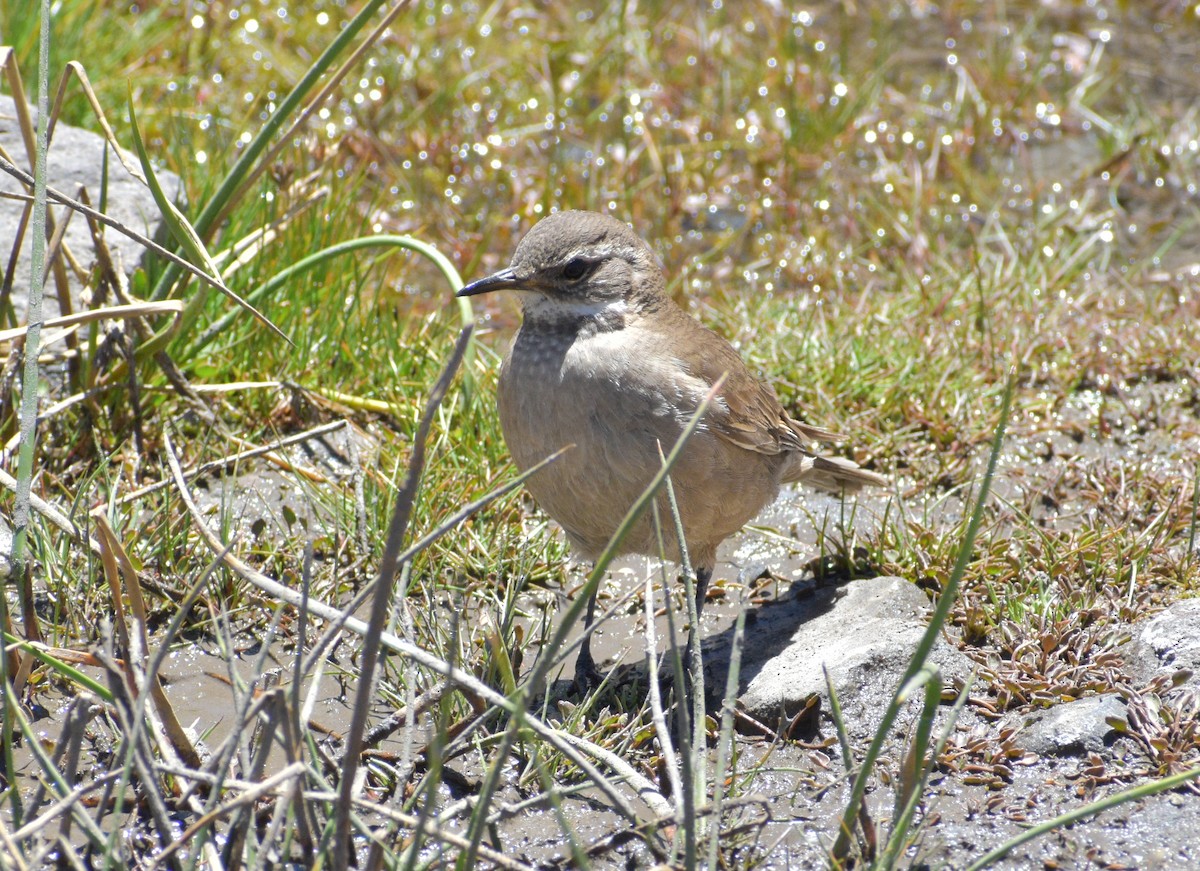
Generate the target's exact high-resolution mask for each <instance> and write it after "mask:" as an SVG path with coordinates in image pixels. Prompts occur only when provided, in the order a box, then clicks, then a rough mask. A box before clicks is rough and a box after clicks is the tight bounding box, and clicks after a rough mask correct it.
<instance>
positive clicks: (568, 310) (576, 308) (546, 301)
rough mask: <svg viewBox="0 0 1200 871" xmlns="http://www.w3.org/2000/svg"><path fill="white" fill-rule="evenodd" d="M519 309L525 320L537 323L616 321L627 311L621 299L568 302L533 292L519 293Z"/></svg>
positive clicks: (626, 306) (627, 307)
mask: <svg viewBox="0 0 1200 871" xmlns="http://www.w3.org/2000/svg"><path fill="white" fill-rule="evenodd" d="M521 307H522V309H523V310H524V312H525V318H526V319H527V320H534V321H539V322H548V323H554V322H568V321H605V322H611V321H618V320H621V319H622V318H623V317H624V316H625V314H626V313H627V312H628V311H629V303H627V302H626V301H625V300H623V299H605V300H569V299H561V298H554V297H549V296H545V295H544V294H540V293H535V292H533V291H524V292H521Z"/></svg>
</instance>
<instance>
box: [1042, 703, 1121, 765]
mask: <svg viewBox="0 0 1200 871" xmlns="http://www.w3.org/2000/svg"><path fill="white" fill-rule="evenodd" d="M1108 717H1115V718H1116V719H1118V720H1124V719H1125V702H1124V701H1123V700H1122V699H1121V697H1120V696H1118V695H1117V694H1116V693H1106V694H1104V695H1102V696H1089V697H1087V698H1084V699H1078V700H1076V701H1073V702H1068V703H1066V704H1063V705H1055V706H1054V707H1052V708H1047V709H1045V710H1043V711H1038V712H1037V713H1035V714H1032V715H1031V716H1028V717H1026V718H1025V731H1024V732H1022V734H1021V736H1020V738H1019V739H1018V740H1019V743H1020V745H1021V746H1022V747H1024V748H1025V749H1026V750H1028V751H1029V752H1031V753H1036V754H1038V755H1039V756H1075V755H1080V754H1083V753H1089V752H1090V753H1098V752H1100V751H1101V750H1102V749H1104V744H1105V742H1106V741H1107V740H1108V739H1109V738H1110V737H1112V736H1113V735H1114V734H1115V733H1116V729H1114V728H1113V727H1112V726H1110V725H1108V723H1107V722H1105V720H1106V718H1108Z"/></svg>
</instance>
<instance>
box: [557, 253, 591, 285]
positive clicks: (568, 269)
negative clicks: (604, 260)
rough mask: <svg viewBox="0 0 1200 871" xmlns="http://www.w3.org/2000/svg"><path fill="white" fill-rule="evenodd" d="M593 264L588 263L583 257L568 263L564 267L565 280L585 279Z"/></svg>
mask: <svg viewBox="0 0 1200 871" xmlns="http://www.w3.org/2000/svg"><path fill="white" fill-rule="evenodd" d="M591 268H592V264H590V263H588V262H587V261H586V260H584V259H583V258H582V257H576V258H574V259H573V260H570V261H568V262H567V265H566V266H564V267H563V271H562V274H563V278H565V279H566V280H567V281H578V280H579V279H581V278H583V277H584V276H585V275H587V274H588V272H589V271H590V270H591Z"/></svg>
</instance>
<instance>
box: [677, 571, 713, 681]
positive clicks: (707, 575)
mask: <svg viewBox="0 0 1200 871" xmlns="http://www.w3.org/2000/svg"><path fill="white" fill-rule="evenodd" d="M712 573H713V570H712V568H711V567H709V566H699V567H698V568H697V569H696V622H695V623H693V624H692V625H691V627H690V628H689V629H688V640H687V647H685V648H684V651H683V670H684V674H686V675H687V676H688V678H689V679H688V684H689V687H690V685H691V668H692V645H693V644H696V645H698V644H699V643H700V616H701V614H703V613H704V596H705V594H706V593H707V592H708V582H709V581H710V580H712Z"/></svg>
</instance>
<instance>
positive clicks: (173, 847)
mask: <svg viewBox="0 0 1200 871" xmlns="http://www.w3.org/2000/svg"><path fill="white" fill-rule="evenodd" d="M305 771H307V768H306V766H305V765H304V763H302V762H293V763H292V764H291V765H288V766H286V767H284V768H283V769H282V770H281V771H279V772H277V773H275V774H273V775H271V776H270V777H268V778H267V779H266V780H263V781H261V782H259V783H254V784H253V785H252V786H250V787H249V788H248V789H246V790H245V791H244V792H241V793H239V794H238V795H237V796H235V797H234V798H232V799H230V800H229V801H227V802H225V803H224V804H222V805H220V806H219V807H217V808H216V809H214V810H212V811H209V812H208V813H207V814H205V815H203V816H202V817H200V818H199V819H198V820H196V821H195V822H194V823H192V824H191V825H190V826H188V827H187V829H186V830H184V832H183V833H182V834H181V835H180V836H179V837H178V838H176V839H175V840H173V841H172V842H171V843H170V844H168V845H167V846H166V848H165V849H163V851H162V852H161V853H159V854H158V855H157V856H155V857H154V860H153V861H152V862H151V863H150V865H149V866H148V867H150V868H158V867H161V866H162V865H163V864H164V863H168V862H170V861H171V860H172V858H173V857H174V855H175V853H177V852H178V851H179V850H180V849H182V848H183V847H186V846H188V844H189V843H190V842H191V839H192V837H193V836H194V835H195V834H196V833H197V832H199V831H200V830H201V829H203V828H204V827H205V826H208V825H210V824H212V822H213V821H214V820H219V819H221V818H222V817H226V816H228V815H229V814H231V813H233V812H234V811H236V810H238V809H240V808H244V807H246V806H247V805H252V804H254V803H255V802H256V801H258V800H259V799H260V798H262V797H263V796H266V795H274V796H276V797H283V796H282V794H281V791H280V787H281V786H285V785H288V784H289V783H290V782H291V781H292V780H295V779H296V778H299V777H302V776H303V775H304V773H305ZM226 786H228V783H226Z"/></svg>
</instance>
